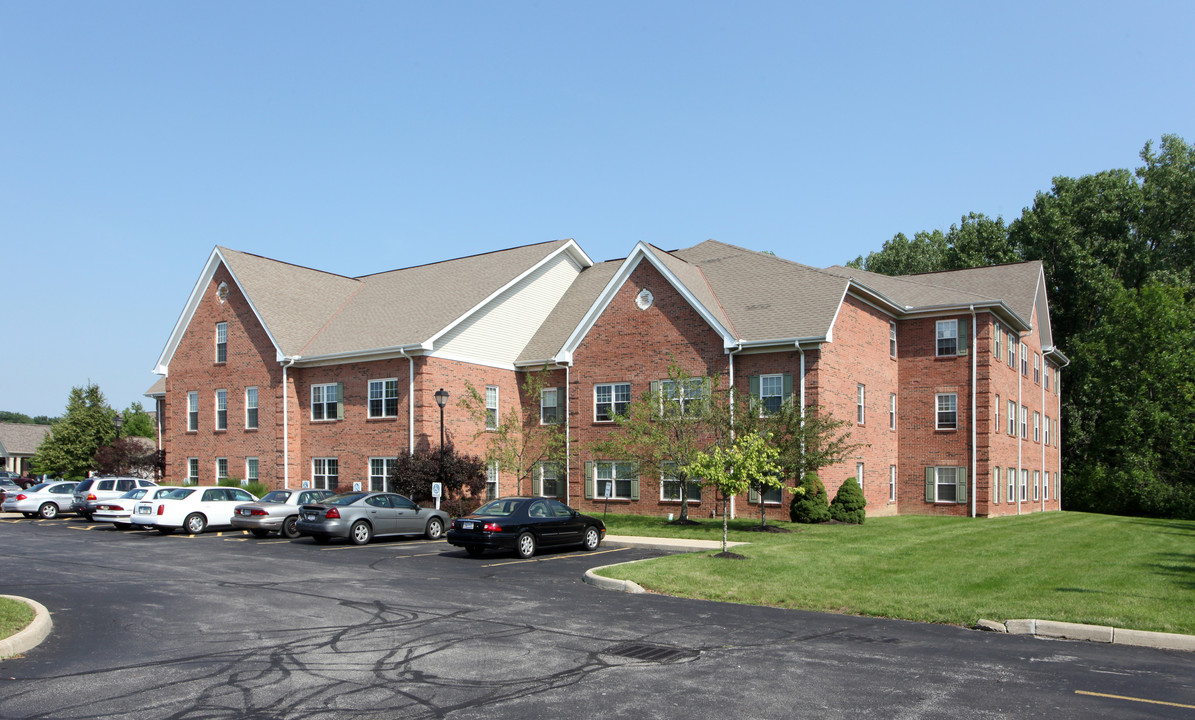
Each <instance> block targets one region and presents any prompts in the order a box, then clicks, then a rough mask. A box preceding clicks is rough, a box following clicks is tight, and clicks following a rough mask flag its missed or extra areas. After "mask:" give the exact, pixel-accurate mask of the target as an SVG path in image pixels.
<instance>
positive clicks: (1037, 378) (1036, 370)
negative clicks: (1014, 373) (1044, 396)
mask: <svg viewBox="0 0 1195 720" xmlns="http://www.w3.org/2000/svg"><path fill="white" fill-rule="evenodd" d="M1033 382H1035V383H1040V382H1041V356H1040V355H1038V354H1037V353H1033Z"/></svg>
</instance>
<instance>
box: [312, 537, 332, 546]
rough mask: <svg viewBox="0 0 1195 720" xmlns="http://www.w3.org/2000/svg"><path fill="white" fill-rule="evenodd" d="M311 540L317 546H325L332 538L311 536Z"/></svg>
mask: <svg viewBox="0 0 1195 720" xmlns="http://www.w3.org/2000/svg"><path fill="white" fill-rule="evenodd" d="M311 539H312V540H315V542H316V544H317V545H327V544H328V541H329V540H331V539H332V538H330V537H328V536H327V535H312V536H311Z"/></svg>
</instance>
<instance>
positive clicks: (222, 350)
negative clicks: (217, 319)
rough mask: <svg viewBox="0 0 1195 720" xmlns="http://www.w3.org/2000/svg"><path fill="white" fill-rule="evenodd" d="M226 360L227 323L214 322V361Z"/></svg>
mask: <svg viewBox="0 0 1195 720" xmlns="http://www.w3.org/2000/svg"><path fill="white" fill-rule="evenodd" d="M227 360H228V323H226V322H222V323H216V362H218V363H222V362H226V361H227Z"/></svg>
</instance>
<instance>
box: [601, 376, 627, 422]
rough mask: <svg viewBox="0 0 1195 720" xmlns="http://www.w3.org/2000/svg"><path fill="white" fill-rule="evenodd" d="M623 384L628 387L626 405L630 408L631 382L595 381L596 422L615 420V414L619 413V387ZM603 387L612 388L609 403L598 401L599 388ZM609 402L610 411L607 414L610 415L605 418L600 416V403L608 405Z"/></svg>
mask: <svg viewBox="0 0 1195 720" xmlns="http://www.w3.org/2000/svg"><path fill="white" fill-rule="evenodd" d="M621 386H625V387H626V391H627V399H626V406H627V408H628V409H629V408H630V407H631V384H630V383H629V382H607V383H594V385H593V421H594V422H599V423H608V422H614V416H615V415H617V414H618V405H619V402H618V388H619V387H621ZM603 387H608V388H610V402H609V403H599V402H598V388H603ZM607 404H608V405H609V406H610V412H609V413H607V415H608V416H609V417H608V418H607V419H604V420H603V419H602V418H601V417H599V416H598V407H599V406H600V405H607Z"/></svg>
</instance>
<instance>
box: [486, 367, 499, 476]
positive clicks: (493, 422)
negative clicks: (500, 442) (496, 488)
mask: <svg viewBox="0 0 1195 720" xmlns="http://www.w3.org/2000/svg"><path fill="white" fill-rule="evenodd" d="M485 429H486V430H497V429H498V386H497V385H486V386H485ZM494 497H497V496H496V495H495V496H494Z"/></svg>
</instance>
